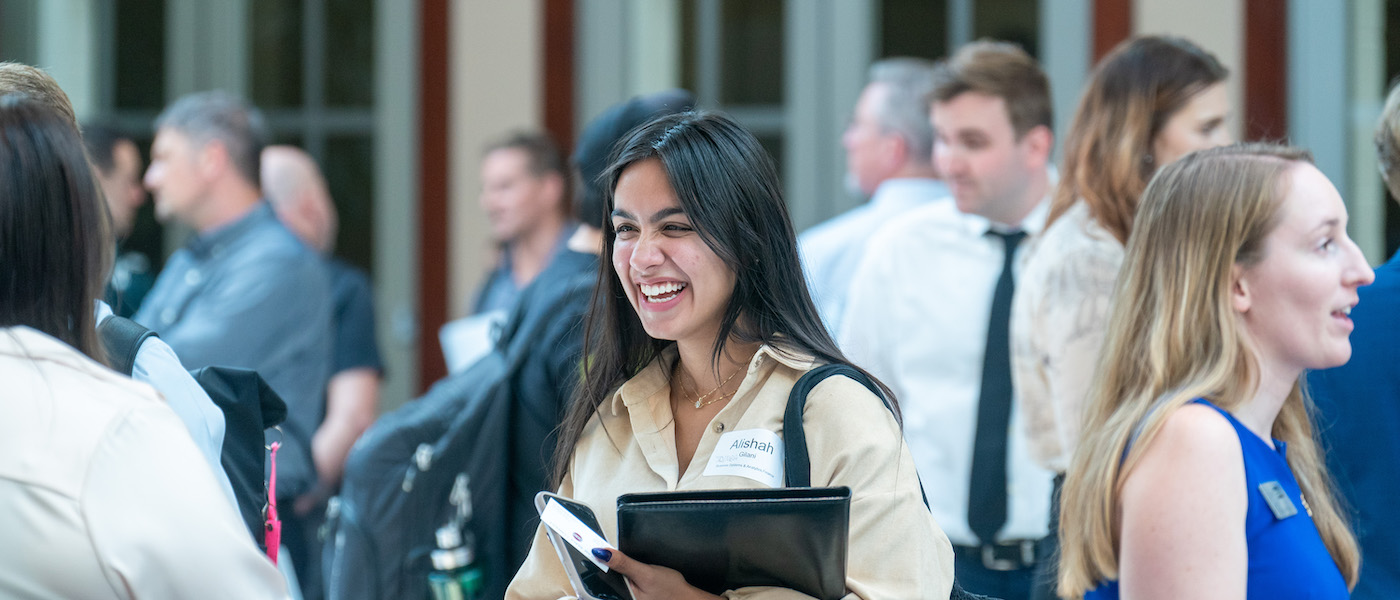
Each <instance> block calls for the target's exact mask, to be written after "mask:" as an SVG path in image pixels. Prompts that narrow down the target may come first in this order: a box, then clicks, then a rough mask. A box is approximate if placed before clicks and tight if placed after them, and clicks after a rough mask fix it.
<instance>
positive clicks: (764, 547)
mask: <svg viewBox="0 0 1400 600" xmlns="http://www.w3.org/2000/svg"><path fill="white" fill-rule="evenodd" d="M850 519H851V489H850V488H847V487H834V488H777V489H755V490H716V491H700V492H661V493H651V494H626V495H623V496H621V497H619V498H618V499H617V531H618V548H619V549H621V550H622V551H623V552H624V553H626V554H627V556H630V557H632V558H633V559H635V560H639V561H641V562H644V563H648V564H655V565H661V566H665V567H670V568H672V569H675V570H677V571H680V572H681V574H682V575H685V580H686V582H687V583H689V584H690V585H693V586H695V587H697V588H700V589H702V590H705V591H707V592H710V593H712V594H720V593H722V592H724V591H725V590H733V589H738V588H742V587H748V586H776V587H785V588H790V589H793V590H796V591H799V592H802V593H804V594H807V595H809V596H813V597H815V598H818V599H821V600H836V599H837V598H841V597H842V596H844V595H845V593H846V541H847V537H848V535H849V531H850Z"/></svg>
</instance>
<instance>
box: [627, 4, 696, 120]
mask: <svg viewBox="0 0 1400 600" xmlns="http://www.w3.org/2000/svg"><path fill="white" fill-rule="evenodd" d="M627 24H628V31H627V42H626V43H627V47H629V48H631V49H632V51H631V52H628V53H627V58H628V61H629V62H630V65H629V68H628V69H627V74H628V75H629V77H627V80H628V81H627V94H626V97H632V96H636V95H638V94H650V93H653V92H658V91H661V90H665V89H670V88H674V87H678V86H680V84H681V7H680V3H679V2H678V1H677V0H628V7H627ZM623 99H625V98H619V99H618V100H617V101H621V100H623Z"/></svg>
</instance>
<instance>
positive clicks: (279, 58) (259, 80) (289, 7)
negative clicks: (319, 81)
mask: <svg viewBox="0 0 1400 600" xmlns="http://www.w3.org/2000/svg"><path fill="white" fill-rule="evenodd" d="M303 8H304V6H303V2H301V0H252V2H251V3H250V5H249V8H248V42H249V43H248V48H249V52H250V54H251V56H250V59H251V64H250V67H249V71H250V72H249V80H250V81H249V83H250V85H251V89H252V94H251V96H252V100H253V103H254V104H256V105H257V106H258V107H259V108H263V109H268V108H292V107H300V106H301V104H302V97H303V91H302V72H303V69H304V63H305V61H304V59H303V56H302V50H301V42H302V19H303V16H304V14H305V13H304V10H303Z"/></svg>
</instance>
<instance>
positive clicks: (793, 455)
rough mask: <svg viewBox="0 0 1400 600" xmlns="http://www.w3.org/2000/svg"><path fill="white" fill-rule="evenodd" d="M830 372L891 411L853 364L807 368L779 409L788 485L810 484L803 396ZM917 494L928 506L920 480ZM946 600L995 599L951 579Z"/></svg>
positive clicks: (890, 407) (884, 398)
mask: <svg viewBox="0 0 1400 600" xmlns="http://www.w3.org/2000/svg"><path fill="white" fill-rule="evenodd" d="M834 375H845V376H846V377H850V378H851V379H854V380H856V381H857V382H859V383H860V384H861V385H863V386H865V388H866V389H868V390H870V393H872V394H875V395H876V396H878V397H879V398H880V401H881V402H884V403H885V408H887V409H889V410H890V412H891V413H893V412H894V407H893V406H891V405H890V399H889V398H886V397H885V395H884V394H883V393H881V392H880V387H879V386H877V385H875V382H874V381H871V380H870V378H869V377H866V376H865V374H864V373H861V372H860V371H858V370H856V369H855V367H852V366H850V365H844V364H840V363H832V364H828V365H822V366H820V367H817V368H815V369H812V370H811V371H807V373H805V374H803V375H802V377H801V378H799V379H798V380H797V383H796V384H794V385H793V386H792V391H791V392H789V393H788V402H787V408H786V409H785V410H784V411H783V470H784V472H785V474H786V477H787V485H788V487H811V486H812V461H811V458H810V457H809V456H808V455H807V433H806V431H804V430H803V429H802V409H803V408H805V407H806V406H807V395H808V394H809V393H811V391H812V388H815V387H817V384H819V383H821V382H823V381H825V380H826V378H828V377H832V376H834ZM919 494H920V495H921V496H923V499H924V506H925V507H928V495H927V494H924V484H923V482H922V481H920V482H919ZM949 600H995V599H994V598H990V597H987V596H979V595H977V594H973V593H970V592H968V591H967V590H964V589H963V588H962V586H961V585H958V581H957V579H954V580H953V590H952V594H951V595H950V596H949Z"/></svg>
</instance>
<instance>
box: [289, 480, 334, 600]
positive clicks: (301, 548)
mask: <svg viewBox="0 0 1400 600" xmlns="http://www.w3.org/2000/svg"><path fill="white" fill-rule="evenodd" d="M284 502H285V506H286V507H287V508H286V512H285V513H282V514H281V517H282V545H283V546H286V547H287V554H290V555H291V557H290V558H291V559H292V566H293V567H294V568H296V570H297V582H298V583H300V584H301V597H302V600H321V598H323V597H324V596H325V586H324V585H323V582H322V581H321V577H322V575H321V536H320V528H321V524H322V523H324V522H325V520H326V513H325V508H324V506H322V507H318V508H317V509H315V510H312V511H311V512H310V513H309V514H306V515H302V516H297V515H296V511H294V510H292V503H293V501H292V500H282V501H279V502H278V506H279V508H280V507H281V506H283V505H284V504H283V503H284Z"/></svg>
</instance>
